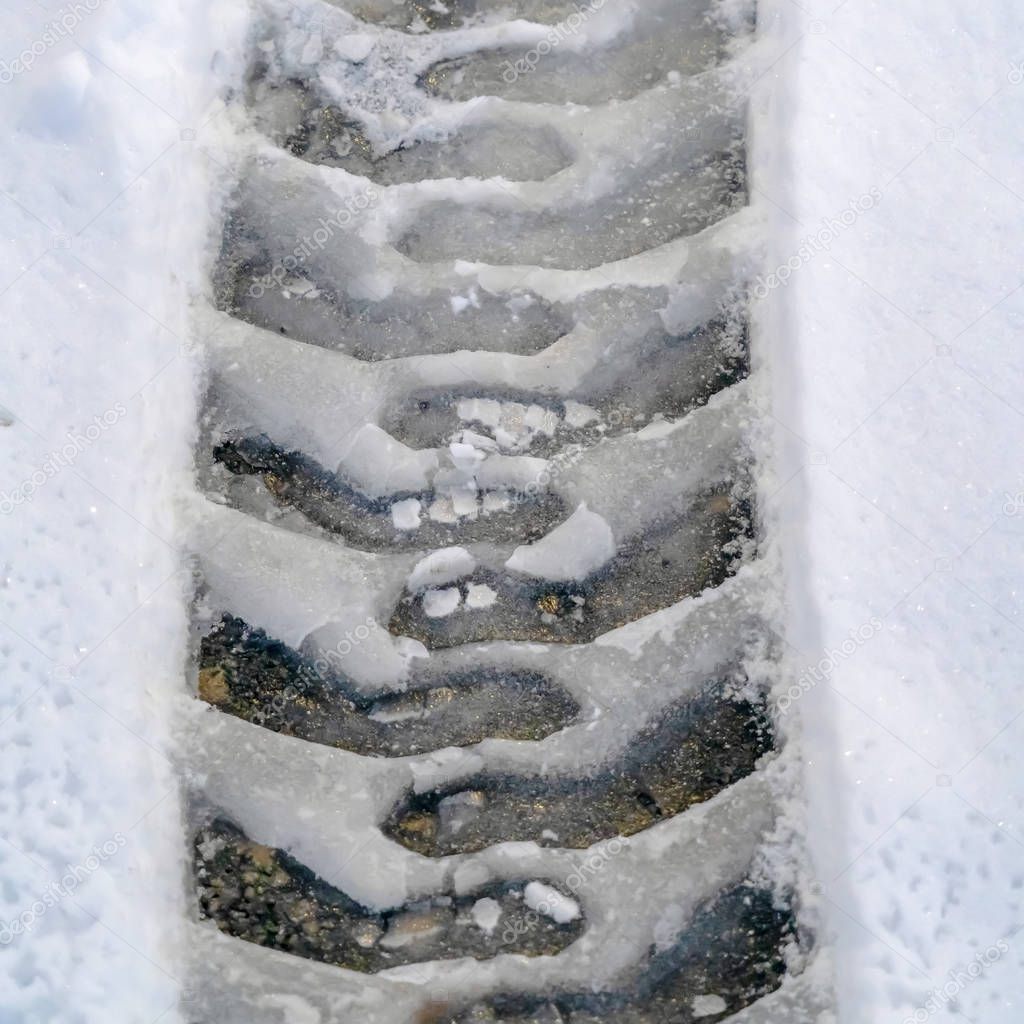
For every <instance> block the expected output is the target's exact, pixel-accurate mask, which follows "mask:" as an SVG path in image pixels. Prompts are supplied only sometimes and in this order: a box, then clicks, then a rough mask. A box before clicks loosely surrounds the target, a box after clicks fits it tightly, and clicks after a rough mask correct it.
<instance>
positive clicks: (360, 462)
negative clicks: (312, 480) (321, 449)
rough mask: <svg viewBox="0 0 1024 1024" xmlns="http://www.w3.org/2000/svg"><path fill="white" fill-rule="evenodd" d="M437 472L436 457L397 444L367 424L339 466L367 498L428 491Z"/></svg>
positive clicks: (399, 443) (427, 452)
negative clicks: (396, 492)
mask: <svg viewBox="0 0 1024 1024" xmlns="http://www.w3.org/2000/svg"><path fill="white" fill-rule="evenodd" d="M436 469H437V455H436V454H435V453H434V452H432V451H418V450H416V449H414V448H409V447H408V446H407V445H404V444H402V443H401V442H399V441H396V440H395V439H394V438H393V437H392V436H391V435H390V434H388V433H387V432H386V431H384V430H381V429H380V427H378V426H376V425H375V424H373V423H367V424H366V426H364V427H362V428H361V429H360V430H359V432H358V433H357V434H356V436H355V438H354V439H353V441H352V444H351V445H350V446H349V449H348V452H346V454H345V457H344V458H343V459H342V460H341V464H340V465H339V466H338V475H339V476H343V477H347V478H348V479H349V480H351V481H352V483H353V484H355V486H356V487H358V488H359V489H360V490H361V491H363V493H364V494H367V495H369V496H370V497H371V498H380V497H383V496H384V495H387V494H393V493H394V492H395V491H425V490H429V488H430V478H431V475H432V474H433V472H434V471H435V470H436Z"/></svg>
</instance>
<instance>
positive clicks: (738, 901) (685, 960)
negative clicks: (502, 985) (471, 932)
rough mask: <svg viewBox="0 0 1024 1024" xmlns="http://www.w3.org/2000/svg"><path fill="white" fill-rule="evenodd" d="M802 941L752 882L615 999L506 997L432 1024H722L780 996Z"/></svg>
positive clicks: (708, 910)
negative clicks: (794, 948) (789, 958)
mask: <svg viewBox="0 0 1024 1024" xmlns="http://www.w3.org/2000/svg"><path fill="white" fill-rule="evenodd" d="M796 941H797V933H796V923H795V920H794V917H793V913H792V910H791V909H790V908H789V907H788V906H785V905H780V904H779V901H777V900H776V898H775V897H774V896H773V895H772V894H771V893H770V892H767V891H765V890H764V889H763V888H759V887H757V886H755V885H753V884H751V883H745V884H743V885H740V886H737V887H735V888H733V889H730V890H728V891H726V892H724V893H722V894H721V895H719V896H718V897H716V898H715V899H714V900H712V901H711V902H710V903H708V904H707V905H705V906H704V907H702V908H701V909H700V910H699V911H698V913H697V914H696V916H695V917H694V920H693V921H692V922H691V923H690V925H689V927H688V928H687V931H686V933H685V935H684V936H683V937H682V938H681V939H680V940H679V942H678V943H677V944H676V945H675V946H674V947H673V948H672V949H669V950H667V951H666V952H663V953H652V956H651V958H650V960H649V961H648V963H647V965H646V966H645V967H644V968H643V969H642V970H641V971H639V972H637V974H636V975H635V976H634V977H632V978H630V979H629V980H628V981H627V982H626V983H625V984H623V986H622V987H621V988H619V989H617V990H615V991H611V992H598V993H595V992H564V993H560V994H557V995H553V996H542V997H538V996H519V995H501V996H497V997H495V998H492V999H489V1000H487V1001H485V1002H481V1003H478V1004H476V1005H474V1006H472V1007H470V1008H468V1009H465V1010H462V1011H461V1012H460V1011H459V1010H457V1009H456V1010H454V1011H453V1010H452V1009H451V1008H447V1007H441V1006H438V1007H436V1012H435V1013H434V1014H433V1015H432V1016H431V1017H430V1018H429V1020H430V1021H431V1024H492V1022H493V1024H497V1022H501V1024H609V1022H613V1024H693V1022H694V1021H699V1022H700V1024H715V1022H717V1021H722V1020H725V1019H726V1018H728V1017H732V1016H733V1015H734V1014H736V1013H738V1012H739V1011H740V1010H742V1009H743V1008H744V1007H746V1006H750V1005H751V1004H752V1003H755V1002H756V1001H757V1000H758V999H761V998H763V997H764V996H766V995H768V994H769V993H771V992H774V991H775V990H776V989H777V988H778V987H779V986H780V985H781V984H782V980H783V978H784V977H785V974H786V949H787V947H789V946H791V945H792V944H794V943H795V942H796Z"/></svg>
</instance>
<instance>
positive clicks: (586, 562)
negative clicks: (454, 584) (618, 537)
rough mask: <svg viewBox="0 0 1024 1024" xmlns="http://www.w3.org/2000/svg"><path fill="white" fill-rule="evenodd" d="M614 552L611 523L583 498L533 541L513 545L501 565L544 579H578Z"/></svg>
mask: <svg viewBox="0 0 1024 1024" xmlns="http://www.w3.org/2000/svg"><path fill="white" fill-rule="evenodd" d="M614 556H615V537H614V536H613V535H612V530H611V527H610V526H609V525H608V524H607V523H606V522H605V520H604V519H603V518H602V517H601V516H599V515H598V514H597V513H596V512H591V511H590V510H589V509H588V508H587V506H586V503H585V502H583V503H581V504H580V506H579V508H577V509H576V511H575V512H573V514H572V515H571V516H570V517H569V518H568V519H567V520H566V521H565V522H564V523H562V524H561V526H556V527H555V529H553V530H552V531H551V532H550V533H549V534H548V535H547V536H546V537H542V538H541V539H540V540H539V541H537V543H536V544H526V545H523V546H522V547H518V548H516V549H515V551H514V552H513V553H512V557H511V558H510V559H509V560H508V561H507V562H506V563H505V566H506V567H507V568H509V569H511V570H512V571H513V572H522V573H526V574H527V575H528V576H539V577H542V578H543V579H548V580H582V579H584V578H585V577H587V576H589V575H590V574H591V573H592V572H594V570H595V569H599V568H600V567H601V566H602V565H604V564H605V562H607V561H609V559H611V558H613V557H614Z"/></svg>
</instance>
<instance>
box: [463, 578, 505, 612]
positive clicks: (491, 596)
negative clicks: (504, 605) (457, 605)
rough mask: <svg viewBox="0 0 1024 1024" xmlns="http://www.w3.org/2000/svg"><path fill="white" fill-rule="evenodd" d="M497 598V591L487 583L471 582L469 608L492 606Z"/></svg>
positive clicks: (468, 597)
mask: <svg viewBox="0 0 1024 1024" xmlns="http://www.w3.org/2000/svg"><path fill="white" fill-rule="evenodd" d="M497 600H498V595H497V593H496V592H495V591H493V590H491V588H490V587H489V586H487V584H486V583H470V585H469V592H468V594H467V595H466V607H467V608H490V607H491V605H492V604H494V602H495V601H497Z"/></svg>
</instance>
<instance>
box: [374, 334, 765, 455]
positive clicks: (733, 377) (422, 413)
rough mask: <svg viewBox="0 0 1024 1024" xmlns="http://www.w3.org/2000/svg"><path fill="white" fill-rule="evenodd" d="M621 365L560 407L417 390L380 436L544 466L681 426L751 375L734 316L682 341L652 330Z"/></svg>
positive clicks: (534, 399)
mask: <svg viewBox="0 0 1024 1024" xmlns="http://www.w3.org/2000/svg"><path fill="white" fill-rule="evenodd" d="M613 347H614V342H613ZM625 355H626V356H627V357H628V358H629V361H630V364H631V367H632V372H631V373H629V374H622V373H621V371H620V372H619V373H618V374H615V375H614V376H613V375H612V374H610V373H609V372H608V367H607V366H605V365H602V366H601V367H598V368H597V369H595V370H594V371H593V372H592V373H591V374H590V375H588V377H587V378H586V379H585V380H584V381H583V383H582V384H581V385H580V386H579V387H577V388H574V389H573V390H572V391H571V392H570V393H568V394H567V395H565V396H564V397H553V396H552V395H550V394H547V393H545V392H543V391H527V390H521V389H519V390H517V389H512V388H503V389H502V388H480V387H473V386H468V387H461V388H458V389H453V388H424V389H421V390H420V391H417V392H415V393H413V394H411V395H409V396H407V397H406V398H405V399H404V401H403V404H402V405H401V406H399V407H393V408H390V409H387V410H385V412H384V416H383V418H382V420H381V427H382V428H383V429H384V430H386V431H387V432H388V433H389V434H391V436H392V437H394V438H396V439H397V440H399V441H401V442H402V443H403V444H407V445H409V446H410V447H412V448H439V447H443V446H444V445H447V444H449V443H450V442H451V441H453V440H462V439H463V436H462V435H463V434H464V433H467V432H468V433H470V434H472V435H476V438H477V439H476V441H475V443H477V444H479V443H480V441H479V437H481V436H482V437H484V438H485V439H486V440H487V441H492V442H493V443H494V445H495V447H496V448H497V449H498V450H500V451H505V452H508V453H513V454H517V455H518V454H525V455H533V456H540V457H545V458H551V457H553V456H556V455H557V454H558V453H559V452H561V451H564V450H565V449H580V448H588V447H590V446H592V445H594V444H596V443H597V442H598V441H601V440H603V439H605V438H609V437H615V436H617V435H619V434H623V433H628V432H630V431H635V430H639V429H641V428H643V427H644V426H646V425H647V424H649V423H650V422H651V421H652V420H654V419H656V418H659V417H662V418H666V419H678V418H680V417H682V416H685V415H686V414H687V413H689V412H692V411H693V410H694V409H696V408H699V407H701V406H703V405H706V404H707V402H708V401H709V400H710V399H711V398H712V396H714V395H716V394H718V393H719V392H720V391H724V390H725V389H726V388H728V387H731V386H732V385H733V384H737V383H739V382H740V381H741V380H743V379H745V378H746V377H747V375H748V374H749V372H750V362H749V349H748V344H747V325H746V321H745V318H740V317H739V316H736V315H727V316H720V317H715V318H714V319H712V320H711V321H709V322H708V323H707V324H705V325H703V326H701V327H699V328H696V329H695V330H692V331H689V332H686V333H684V334H680V335H669V334H667V333H666V332H665V331H664V329H658V328H651V329H650V330H649V331H648V332H647V335H646V336H645V337H644V338H643V340H642V341H640V342H639V344H636V345H635V346H631V347H630V350H629V351H628V352H627V353H625ZM581 407H583V408H581ZM531 422H536V423H539V424H541V425H542V427H541V428H539V429H538V428H534V427H532V426H531ZM466 439H467V440H471V441H472V440H473V439H472V438H466Z"/></svg>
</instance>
